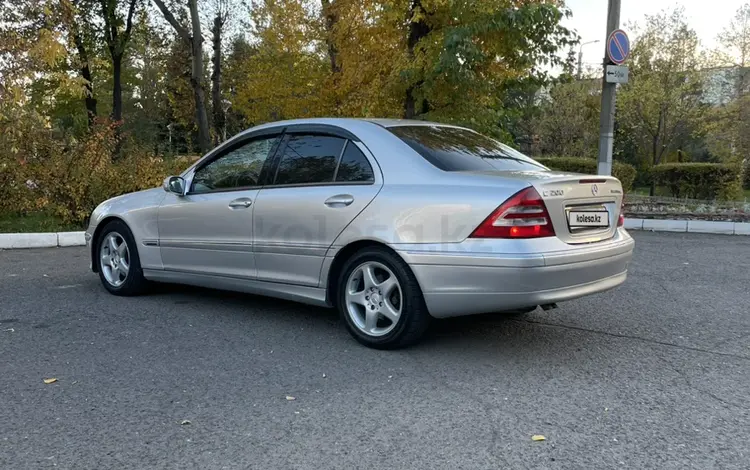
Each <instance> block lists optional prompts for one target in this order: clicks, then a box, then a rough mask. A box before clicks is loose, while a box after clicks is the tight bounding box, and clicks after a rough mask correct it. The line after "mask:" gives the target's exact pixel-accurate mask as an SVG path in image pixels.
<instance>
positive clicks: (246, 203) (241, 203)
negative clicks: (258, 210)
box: [229, 197, 253, 209]
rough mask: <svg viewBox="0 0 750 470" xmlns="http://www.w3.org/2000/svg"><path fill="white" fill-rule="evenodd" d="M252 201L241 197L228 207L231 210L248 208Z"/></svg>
mask: <svg viewBox="0 0 750 470" xmlns="http://www.w3.org/2000/svg"><path fill="white" fill-rule="evenodd" d="M252 203H253V201H251V200H250V199H248V198H246V197H241V198H239V199H235V200H234V201H232V202H230V203H229V207H230V208H232V209H237V208H243V207H250V206H251V205H252Z"/></svg>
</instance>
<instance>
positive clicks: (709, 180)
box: [651, 163, 742, 200]
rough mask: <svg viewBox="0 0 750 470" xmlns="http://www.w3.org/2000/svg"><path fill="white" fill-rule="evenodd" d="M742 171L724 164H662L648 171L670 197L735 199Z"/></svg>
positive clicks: (739, 187) (739, 189) (739, 190)
mask: <svg viewBox="0 0 750 470" xmlns="http://www.w3.org/2000/svg"><path fill="white" fill-rule="evenodd" d="M741 175H742V171H741V168H738V167H737V166H736V165H726V164H723V163H665V164H662V165H657V166H655V167H653V168H652V169H651V177H652V178H653V181H654V183H655V184H656V185H657V186H664V187H666V188H667V189H669V192H670V194H671V195H672V197H685V198H691V199H724V200H728V199H735V198H737V197H738V196H739V193H740V192H741V185H742V182H741Z"/></svg>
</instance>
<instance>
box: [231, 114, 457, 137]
mask: <svg viewBox="0 0 750 470" xmlns="http://www.w3.org/2000/svg"><path fill="white" fill-rule="evenodd" d="M363 122H367V123H372V124H376V125H378V126H380V127H384V128H389V127H403V126H441V127H455V128H459V129H465V128H463V127H461V126H455V125H452V124H444V123H441V122H432V121H420V120H417V119H393V118H325V117H323V118H302V119H289V120H285V121H274V122H266V123H263V124H259V125H257V126H254V127H251V128H249V129H247V130H245V131H243V132H242V133H246V132H252V131H255V130H259V129H263V128H268V127H277V126H284V125H294V124H328V125H333V126H339V127H342V128H344V129H347V130H352V129H351V127H350V126H351V125H352V124H355V125H356V124H361V123H363Z"/></svg>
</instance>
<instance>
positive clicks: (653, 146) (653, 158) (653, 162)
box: [648, 134, 659, 196]
mask: <svg viewBox="0 0 750 470" xmlns="http://www.w3.org/2000/svg"><path fill="white" fill-rule="evenodd" d="M658 146H659V135H658V134H657V135H655V136H654V137H653V139H652V142H651V168H654V167H655V166H656V165H657V163H658V162H657V161H656V160H657V158H656V153H657V151H658ZM648 195H649V196H656V182H655V181H654V178H653V177H651V187H650V188H649V190H648Z"/></svg>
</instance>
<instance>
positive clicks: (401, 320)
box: [337, 247, 430, 349]
mask: <svg viewBox="0 0 750 470" xmlns="http://www.w3.org/2000/svg"><path fill="white" fill-rule="evenodd" d="M337 303H338V308H339V312H340V314H341V317H342V320H343V321H344V323H345V324H346V327H347V329H348V330H349V332H350V333H351V334H352V336H354V338H355V339H356V340H357V341H359V342H360V343H362V344H364V345H365V346H369V347H372V348H377V349H397V348H403V347H406V346H410V345H412V344H414V343H416V342H417V341H419V339H421V337H422V336H423V335H424V333H425V331H426V330H427V326H428V325H429V321H430V315H429V313H428V312H427V307H426V305H425V303H424V298H423V297H422V291H421V289H420V288H419V284H418V283H417V280H416V278H415V277H414V274H413V273H412V272H411V269H410V268H409V266H408V265H407V264H406V263H405V262H404V261H403V260H402V259H401V258H399V257H398V256H397V255H396V254H394V253H392V252H390V251H388V250H386V249H383V248H377V247H374V248H365V249H363V250H360V251H359V252H357V253H356V254H355V255H354V256H352V257H351V258H350V259H349V260H347V262H346V263H345V265H344V268H343V270H342V271H341V276H340V277H339V282H338V302H337Z"/></svg>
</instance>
